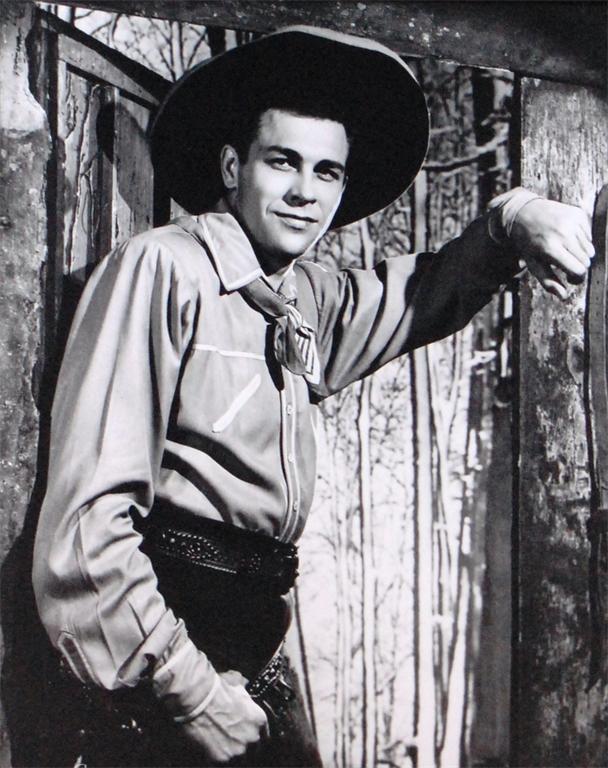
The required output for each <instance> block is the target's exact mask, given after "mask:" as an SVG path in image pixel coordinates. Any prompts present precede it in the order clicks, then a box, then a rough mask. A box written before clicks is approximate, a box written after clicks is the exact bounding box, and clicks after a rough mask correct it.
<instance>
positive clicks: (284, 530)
mask: <svg viewBox="0 0 608 768" xmlns="http://www.w3.org/2000/svg"><path fill="white" fill-rule="evenodd" d="M282 371H283V380H284V383H285V386H284V387H283V388H282V389H281V391H280V399H281V456H282V460H283V473H284V476H285V482H286V488H287V507H286V510H285V517H284V519H283V525H282V526H281V531H280V534H279V538H280V539H281V541H290V540H291V539H292V538H293V535H294V533H295V531H296V528H297V524H298V516H299V512H300V497H301V489H300V476H299V472H298V455H297V444H298V439H297V438H298V426H299V425H298V417H297V413H298V409H297V403H296V387H295V382H294V374H292V373H290V371H288V370H287V369H286V368H283V369H282Z"/></svg>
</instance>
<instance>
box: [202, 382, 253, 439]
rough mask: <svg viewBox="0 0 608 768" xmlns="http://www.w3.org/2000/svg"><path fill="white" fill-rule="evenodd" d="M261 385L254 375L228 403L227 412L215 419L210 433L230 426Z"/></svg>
mask: <svg viewBox="0 0 608 768" xmlns="http://www.w3.org/2000/svg"><path fill="white" fill-rule="evenodd" d="M261 383H262V377H261V376H260V374H259V373H256V374H255V376H254V377H253V378H252V379H251V381H250V382H249V383H248V384H247V385H246V387H245V388H244V389H242V390H241V391H240V392H239V393H238V395H236V397H235V398H234V400H233V401H232V402H231V403H230V405H229V406H228V408H227V410H226V411H225V412H224V413H223V414H222V415H221V416H220V417H219V419H216V420H215V421H214V422H213V424H212V425H211V431H212V432H223V431H224V430H225V429H226V427H228V426H230V424H232V422H233V421H234V418H235V416H236V415H237V413H238V412H239V411H240V410H241V408H243V407H244V406H245V404H246V403H247V401H248V400H250V399H251V398H252V397H253V396H254V395H255V393H256V392H257V391H258V389H259V388H260V384H261Z"/></svg>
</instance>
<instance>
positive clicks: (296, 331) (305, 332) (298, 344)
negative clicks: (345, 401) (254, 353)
mask: <svg viewBox="0 0 608 768" xmlns="http://www.w3.org/2000/svg"><path fill="white" fill-rule="evenodd" d="M286 283H287V287H285V285H286ZM239 292H240V293H241V295H242V296H244V297H245V298H246V299H247V300H248V301H249V302H251V303H252V304H253V305H254V307H256V309H258V310H259V311H260V312H262V313H263V314H265V315H266V316H267V317H269V318H271V319H272V320H273V321H274V332H273V350H274V355H275V357H276V359H277V361H278V362H279V363H280V364H281V365H283V366H284V367H285V368H287V370H288V371H291V373H295V374H296V375H298V376H304V378H305V379H306V381H308V382H310V383H311V384H318V383H319V381H320V378H321V366H320V363H319V354H318V351H317V341H316V334H315V330H314V328H313V327H312V326H311V325H309V324H308V323H307V322H306V321H305V320H304V318H303V317H302V314H301V312H300V311H299V310H298V309H297V307H296V302H297V298H296V295H295V286H294V285H293V283H290V282H288V281H287V280H286V281H285V282H284V283H283V285H282V286H281V289H280V290H278V291H275V290H273V289H272V288H271V287H270V286H269V285H268V284H267V283H266V281H265V280H264V278H261V277H257V278H255V279H254V280H252V281H251V282H250V283H247V285H244V286H243V287H242V288H239Z"/></svg>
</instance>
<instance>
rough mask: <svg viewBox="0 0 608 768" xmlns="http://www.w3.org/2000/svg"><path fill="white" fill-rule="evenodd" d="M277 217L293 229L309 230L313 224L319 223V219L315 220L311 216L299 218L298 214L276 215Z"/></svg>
mask: <svg viewBox="0 0 608 768" xmlns="http://www.w3.org/2000/svg"><path fill="white" fill-rule="evenodd" d="M275 215H276V216H278V217H279V218H280V219H281V221H283V222H284V223H285V224H287V226H288V227H291V228H292V229H307V228H308V227H309V226H311V225H312V224H316V223H317V219H313V218H312V217H311V216H298V214H296V213H275Z"/></svg>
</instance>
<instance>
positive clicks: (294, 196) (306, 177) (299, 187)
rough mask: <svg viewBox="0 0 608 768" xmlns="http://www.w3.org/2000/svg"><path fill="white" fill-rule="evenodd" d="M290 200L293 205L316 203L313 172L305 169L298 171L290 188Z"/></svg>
mask: <svg viewBox="0 0 608 768" xmlns="http://www.w3.org/2000/svg"><path fill="white" fill-rule="evenodd" d="M287 194H288V201H289V202H290V203H291V204H292V205H306V204H307V203H314V202H315V200H316V195H315V189H314V177H313V174H312V173H307V172H306V171H305V170H302V171H300V172H299V173H297V174H296V175H295V176H294V178H293V183H292V185H291V187H290V189H289V192H288V193H287Z"/></svg>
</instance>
